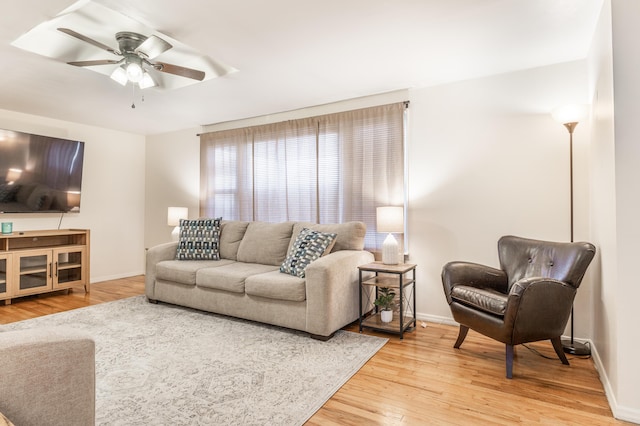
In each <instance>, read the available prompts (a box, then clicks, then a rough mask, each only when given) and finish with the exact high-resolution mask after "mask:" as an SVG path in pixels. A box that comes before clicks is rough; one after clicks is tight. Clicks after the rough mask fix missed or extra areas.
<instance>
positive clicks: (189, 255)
mask: <svg viewBox="0 0 640 426" xmlns="http://www.w3.org/2000/svg"><path fill="white" fill-rule="evenodd" d="M221 220H222V218H221V217H219V218H216V219H195V220H187V219H180V238H179V239H178V249H177V250H176V260H220V221H221Z"/></svg>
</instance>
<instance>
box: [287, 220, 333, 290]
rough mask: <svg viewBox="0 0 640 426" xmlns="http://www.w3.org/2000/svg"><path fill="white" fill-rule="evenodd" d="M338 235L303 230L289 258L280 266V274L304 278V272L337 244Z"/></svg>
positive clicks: (292, 247) (307, 229) (288, 255)
mask: <svg viewBox="0 0 640 426" xmlns="http://www.w3.org/2000/svg"><path fill="white" fill-rule="evenodd" d="M336 236H337V234H328V233H323V232H318V231H314V230H312V229H309V228H302V231H300V233H299V234H298V236H297V237H296V240H295V241H294V243H293V245H292V246H291V249H290V250H289V253H288V254H287V257H286V258H285V259H284V262H282V265H280V272H282V273H285V274H291V275H294V276H296V277H300V278H304V276H305V273H304V270H305V269H306V267H307V266H309V264H310V263H311V262H313V261H314V260H317V259H319V258H320V257H322V256H323V255H325V254H326V253H329V252H330V251H331V249H332V248H333V245H334V244H335V243H336Z"/></svg>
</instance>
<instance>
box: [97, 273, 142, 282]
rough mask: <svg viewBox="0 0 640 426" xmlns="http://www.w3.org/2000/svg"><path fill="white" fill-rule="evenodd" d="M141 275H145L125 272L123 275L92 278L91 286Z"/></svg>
mask: <svg viewBox="0 0 640 426" xmlns="http://www.w3.org/2000/svg"><path fill="white" fill-rule="evenodd" d="M139 275H144V271H135V272H125V273H123V274H115V275H103V276H100V277H91V280H90V281H91V284H94V283H99V282H101V281H109V280H119V279H122V278H131V277H136V276H139Z"/></svg>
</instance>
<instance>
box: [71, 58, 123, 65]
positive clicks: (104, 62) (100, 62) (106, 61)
mask: <svg viewBox="0 0 640 426" xmlns="http://www.w3.org/2000/svg"><path fill="white" fill-rule="evenodd" d="M120 62H122V59H121V60H119V61H116V60H113V59H99V60H97V61H75V62H67V63H68V64H69V65H75V66H76V67H92V66H94V65H112V64H119V63H120Z"/></svg>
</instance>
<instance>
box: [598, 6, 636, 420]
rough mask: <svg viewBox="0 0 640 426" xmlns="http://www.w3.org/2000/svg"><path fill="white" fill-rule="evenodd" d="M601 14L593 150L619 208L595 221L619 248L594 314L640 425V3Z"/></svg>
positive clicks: (623, 399)
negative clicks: (639, 42)
mask: <svg viewBox="0 0 640 426" xmlns="http://www.w3.org/2000/svg"><path fill="white" fill-rule="evenodd" d="M602 15H603V16H602V19H601V27H603V28H604V29H602V30H600V31H599V32H598V33H597V36H596V37H597V38H596V41H595V42H594V46H603V47H602V48H601V49H599V50H596V49H595V48H594V50H595V52H594V53H593V54H592V62H594V63H597V65H598V66H594V67H592V68H593V69H594V72H593V74H594V81H595V83H594V87H595V88H596V91H595V96H594V98H595V99H596V103H595V105H596V106H597V107H598V109H597V110H596V112H597V114H598V120H597V123H596V126H595V128H596V131H598V132H599V133H598V134H599V135H602V136H603V138H602V139H601V140H600V139H599V140H598V141H597V143H596V144H594V150H595V151H597V153H598V154H605V155H604V156H603V159H606V163H604V164H602V163H600V164H599V166H600V172H601V173H602V174H605V173H606V178H607V180H606V182H607V184H608V185H607V186H606V187H602V188H601V189H602V193H601V194H598V201H599V202H600V203H605V202H608V203H613V207H611V206H609V207H608V208H607V209H606V210H605V209H600V211H601V212H603V214H602V215H601V216H600V217H599V219H600V220H599V221H598V222H597V223H594V228H598V231H599V232H602V229H606V230H607V231H608V233H606V234H605V233H601V234H599V237H600V238H602V240H603V243H606V244H607V247H609V248H611V249H612V250H611V251H612V253H611V255H610V256H608V257H604V253H603V262H602V266H603V267H602V288H601V292H600V293H599V294H598V296H599V297H598V299H597V302H598V303H597V305H596V306H597V309H596V310H594V313H595V315H596V318H597V327H596V330H597V333H598V334H597V335H596V338H597V339H598V342H602V343H603V344H602V345H601V346H598V351H599V352H602V353H603V355H602V360H603V361H602V368H603V370H604V371H603V373H604V376H605V385H606V386H607V387H606V389H607V394H608V396H609V400H610V403H611V406H612V409H613V411H614V413H615V414H616V416H618V417H619V418H622V419H626V420H631V421H635V422H638V423H640V398H639V397H638V395H639V393H640V366H639V365H638V362H637V352H638V350H640V343H639V342H638V340H637V339H636V338H635V337H636V336H637V335H638V331H637V324H638V320H639V319H640V313H639V311H638V305H637V302H638V300H640V287H639V286H638V284H637V275H638V268H637V264H638V240H639V239H640V227H639V226H638V217H640V197H639V196H638V182H639V181H640V168H638V159H640V143H638V135H640V122H639V121H638V116H639V115H640V105H639V104H638V99H640V84H638V75H639V74H640V57H639V56H638V51H637V50H638V49H637V40H638V37H640V28H638V25H637V17H638V16H640V3H639V2H637V1H636V0H613V1H606V2H605V6H604V8H603V14H602ZM611 70H612V71H613V72H612V73H611ZM611 85H613V96H611V95H612V93H611ZM612 101H613V102H612ZM614 111H615V117H614V116H613V112H614ZM612 117H614V118H613V121H612V119H611V118H612ZM612 125H613V128H612ZM612 154H613V155H612ZM613 173H615V175H614V176H612V175H613ZM605 191H607V192H608V193H607V194H605ZM611 193H614V194H615V195H611ZM603 210H604V211H603ZM609 333H610V334H609Z"/></svg>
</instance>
